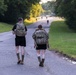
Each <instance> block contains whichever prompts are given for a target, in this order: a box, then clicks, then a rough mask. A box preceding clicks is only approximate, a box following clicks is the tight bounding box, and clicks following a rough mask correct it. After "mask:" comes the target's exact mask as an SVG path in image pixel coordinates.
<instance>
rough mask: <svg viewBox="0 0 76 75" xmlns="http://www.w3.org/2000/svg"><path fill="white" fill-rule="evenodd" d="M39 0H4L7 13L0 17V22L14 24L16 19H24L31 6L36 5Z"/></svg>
mask: <svg viewBox="0 0 76 75" xmlns="http://www.w3.org/2000/svg"><path fill="white" fill-rule="evenodd" d="M39 1H40V0H4V3H5V5H7V11H6V12H4V15H2V14H1V15H0V20H2V19H3V21H5V22H8V23H15V22H16V21H17V19H18V17H23V18H26V17H27V16H28V15H29V13H30V9H31V6H32V4H35V3H38V2H39Z"/></svg>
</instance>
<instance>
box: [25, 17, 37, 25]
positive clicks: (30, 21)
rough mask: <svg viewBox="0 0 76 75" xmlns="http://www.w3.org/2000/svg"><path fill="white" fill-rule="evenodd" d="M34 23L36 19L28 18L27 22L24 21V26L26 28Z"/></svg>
mask: <svg viewBox="0 0 76 75" xmlns="http://www.w3.org/2000/svg"><path fill="white" fill-rule="evenodd" d="M35 22H36V18H33V17H32V18H30V19H29V20H28V19H25V20H24V23H25V25H26V26H27V25H30V24H32V23H35Z"/></svg>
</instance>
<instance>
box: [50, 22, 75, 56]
mask: <svg viewBox="0 0 76 75" xmlns="http://www.w3.org/2000/svg"><path fill="white" fill-rule="evenodd" d="M49 45H50V49H51V50H58V51H60V52H63V53H65V54H67V55H70V56H72V57H76V33H74V32H72V31H71V30H69V29H68V27H67V25H66V24H65V22H64V21H55V22H52V24H51V26H50V30H49Z"/></svg>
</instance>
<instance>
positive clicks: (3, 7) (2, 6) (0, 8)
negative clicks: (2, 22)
mask: <svg viewBox="0 0 76 75" xmlns="http://www.w3.org/2000/svg"><path fill="white" fill-rule="evenodd" d="M6 10H7V5H5V4H4V0H0V14H2V15H3V14H4V12H5V11H6Z"/></svg>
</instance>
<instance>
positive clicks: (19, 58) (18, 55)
mask: <svg viewBox="0 0 76 75" xmlns="http://www.w3.org/2000/svg"><path fill="white" fill-rule="evenodd" d="M17 58H18V62H17V64H20V62H21V60H20V56H19V53H17Z"/></svg>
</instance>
